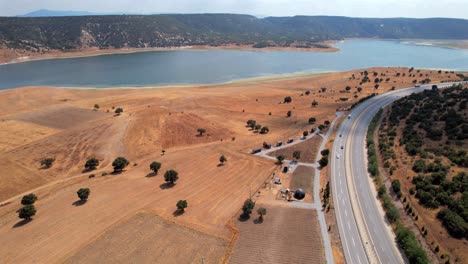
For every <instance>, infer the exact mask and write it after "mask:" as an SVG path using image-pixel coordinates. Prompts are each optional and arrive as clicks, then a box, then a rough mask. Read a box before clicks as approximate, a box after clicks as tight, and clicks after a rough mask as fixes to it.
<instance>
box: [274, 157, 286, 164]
mask: <svg viewBox="0 0 468 264" xmlns="http://www.w3.org/2000/svg"><path fill="white" fill-rule="evenodd" d="M276 159H277V160H278V163H279V164H283V161H284V160H285V159H286V157H285V156H284V155H278V156H277V157H276Z"/></svg>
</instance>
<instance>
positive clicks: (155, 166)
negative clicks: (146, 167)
mask: <svg viewBox="0 0 468 264" xmlns="http://www.w3.org/2000/svg"><path fill="white" fill-rule="evenodd" d="M160 168H161V163H159V162H157V161H153V162H151V164H150V170H152V171H153V172H154V173H155V174H158V171H159V169H160Z"/></svg>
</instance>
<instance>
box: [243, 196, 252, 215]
mask: <svg viewBox="0 0 468 264" xmlns="http://www.w3.org/2000/svg"><path fill="white" fill-rule="evenodd" d="M254 207H255V202H254V201H252V199H247V200H245V202H244V205H243V206H242V215H243V216H245V217H249V216H250V214H251V213H252V210H253V209H254Z"/></svg>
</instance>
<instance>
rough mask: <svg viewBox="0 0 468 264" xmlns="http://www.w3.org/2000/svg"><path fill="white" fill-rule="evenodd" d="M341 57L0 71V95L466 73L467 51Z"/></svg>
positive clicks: (126, 60) (357, 45)
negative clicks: (396, 69)
mask: <svg viewBox="0 0 468 264" xmlns="http://www.w3.org/2000/svg"><path fill="white" fill-rule="evenodd" d="M336 46H337V47H338V48H339V49H340V51H339V52H330V53H314V52H294V51H228V50H216V51H194V50H179V51H161V52H158V51H156V52H142V53H132V54H115V55H106V56H96V57H85V58H72V59H54V60H43V61H33V62H25V63H18V64H8V65H0V90H1V89H8V88H14V87H20V86H29V85H50V86H83V87H115V86H152V85H165V84H192V83H220V82H226V81H231V80H235V79H244V78H252V77H259V76H268V75H278V74H290V73H299V72H302V73H309V72H310V73H313V72H324V71H343V70H351V69H360V68H367V67H372V66H407V67H416V68H442V69H451V70H464V71H468V50H462V49H448V48H441V47H426V46H416V45H407V44H403V43H401V42H399V41H382V40H350V41H345V42H342V43H338V44H336Z"/></svg>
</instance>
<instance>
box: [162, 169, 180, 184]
mask: <svg viewBox="0 0 468 264" xmlns="http://www.w3.org/2000/svg"><path fill="white" fill-rule="evenodd" d="M178 179H179V173H177V171H175V170H168V171H166V173H164V180H165V181H166V182H167V183H170V184H172V185H174V184H175V182H176V181H177V180H178Z"/></svg>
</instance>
